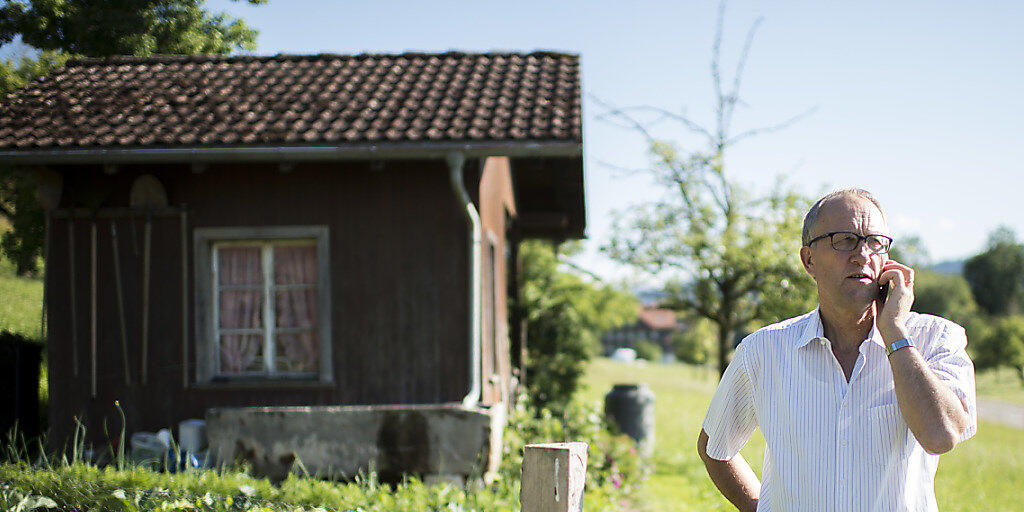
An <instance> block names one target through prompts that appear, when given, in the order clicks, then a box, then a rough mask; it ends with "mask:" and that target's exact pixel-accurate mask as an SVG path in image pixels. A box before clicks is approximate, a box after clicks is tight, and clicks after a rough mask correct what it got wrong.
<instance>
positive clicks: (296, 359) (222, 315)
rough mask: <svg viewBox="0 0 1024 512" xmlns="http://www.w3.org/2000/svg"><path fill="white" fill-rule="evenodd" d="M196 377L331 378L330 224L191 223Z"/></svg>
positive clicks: (212, 380)
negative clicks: (210, 225)
mask: <svg viewBox="0 0 1024 512" xmlns="http://www.w3.org/2000/svg"><path fill="white" fill-rule="evenodd" d="M194 239H195V251H196V253H195V254H196V260H195V261H196V303H197V307H196V343H197V346H196V354H197V368H196V380H197V382H200V383H203V382H216V381H219V380H236V379H264V380H268V382H271V381H278V380H280V379H300V380H319V381H321V382H330V381H332V375H331V373H332V372H331V370H332V368H331V365H330V361H331V357H330V336H331V329H330V293H329V292H330V276H329V275H328V269H329V268H330V267H329V265H328V262H329V260H330V258H329V255H328V245H329V244H328V238H327V228H326V227H324V226H268V227H239V228H196V230H195V233H194Z"/></svg>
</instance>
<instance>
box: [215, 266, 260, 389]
mask: <svg viewBox="0 0 1024 512" xmlns="http://www.w3.org/2000/svg"><path fill="white" fill-rule="evenodd" d="M260 252H261V250H260V248H259V247H221V248H219V249H218V251H217V264H218V265H217V274H218V283H219V285H220V297H219V299H218V300H219V307H220V326H219V327H220V329H221V330H222V331H227V332H222V333H221V336H220V372H221V373H223V374H231V373H245V372H254V371H255V372H260V371H263V334H261V333H251V332H231V331H232V330H248V329H253V330H258V331H260V332H262V329H263V267H262V265H261V257H260Z"/></svg>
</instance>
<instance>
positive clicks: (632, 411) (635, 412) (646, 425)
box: [604, 384, 654, 455]
mask: <svg viewBox="0 0 1024 512" xmlns="http://www.w3.org/2000/svg"><path fill="white" fill-rule="evenodd" d="M604 414H605V416H607V417H608V418H609V419H610V420H611V421H613V422H615V424H616V425H618V426H619V429H621V430H622V432H624V433H625V434H626V435H628V436H629V437H632V438H633V439H634V440H635V441H636V442H637V444H638V446H639V448H640V452H641V453H643V454H644V455H650V454H651V453H653V451H654V393H653V392H652V391H651V389H650V388H649V387H647V384H616V385H615V386H614V387H612V390H611V391H609V392H608V394H607V395H605V396H604Z"/></svg>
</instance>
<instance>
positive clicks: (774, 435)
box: [697, 189, 977, 512]
mask: <svg viewBox="0 0 1024 512" xmlns="http://www.w3.org/2000/svg"><path fill="white" fill-rule="evenodd" d="M802 241H803V247H801V249H800V260H801V262H803V266H804V269H806V270H807V272H808V273H809V274H810V275H811V276H812V277H813V278H814V281H815V283H816V284H817V289H818V307H817V309H815V310H814V311H811V312H810V313H807V314H805V315H801V316H799V317H796V318H791V319H789V320H786V321H783V322H780V323H777V324H773V325H769V326H767V327H764V328H763V329H760V330H758V331H757V332H755V333H753V334H751V335H750V336H747V337H746V338H744V340H743V341H742V342H741V343H740V345H739V346H738V347H737V348H736V352H735V354H734V355H733V358H732V361H731V363H730V364H729V367H728V369H727V370H726V372H725V374H724V375H723V376H722V380H721V382H720V383H719V386H718V389H717V390H716V391H715V395H714V397H713V398H712V400H711V405H710V406H709V408H708V413H707V416H706V417H705V419H704V424H703V428H702V430H701V432H700V436H699V438H698V441H697V448H698V452H699V453H700V457H701V459H702V460H703V461H704V465H705V467H706V468H707V471H708V474H709V475H710V477H711V480H712V481H713V482H714V483H715V485H716V486H717V487H718V489H719V490H720V491H721V492H722V494H723V495H724V496H725V497H726V498H727V499H728V500H729V501H730V502H732V504H733V505H735V506H736V508H738V509H739V510H742V511H751V512H752V511H755V510H758V511H762V512H763V511H791V510H792V511H904V510H907V511H909V510H913V511H935V510H937V507H936V503H935V491H934V485H933V481H934V478H935V469H936V467H937V465H938V458H939V455H940V454H942V453H945V452H948V451H949V450H951V449H953V447H954V446H956V445H957V444H958V443H960V442H962V441H964V440H966V439H968V438H970V437H971V436H973V435H974V433H975V431H976V430H977V413H976V405H975V401H976V400H975V392H974V365H973V364H972V363H971V360H970V358H969V357H968V356H967V353H966V352H965V350H964V349H965V347H966V345H967V336H966V334H965V333H964V329H963V328H962V327H960V326H959V325H957V324H955V323H953V322H950V321H949V320H946V319H943V318H939V317H936V316H932V315H921V314H918V313H914V312H911V311H910V307H911V305H912V304H913V302H914V271H913V269H911V268H910V267H907V266H906V265H903V264H901V263H899V262H897V261H895V260H891V259H889V256H888V251H889V247H890V245H891V244H892V238H891V236H890V234H889V229H888V226H887V225H886V222H885V214H884V213H883V212H882V208H881V205H880V204H879V203H878V201H877V200H876V199H875V198H874V197H872V195H871V194H870V193H868V192H867V191H865V190H860V189H846V190H840V191H837V192H833V193H831V194H829V195H827V196H825V197H823V198H821V199H820V200H818V201H817V202H816V203H815V204H814V206H812V207H811V209H810V210H809V211H808V212H807V215H806V217H805V218H804V225H803V240H802ZM755 428H760V429H761V431H762V433H763V434H764V437H765V440H766V442H767V449H766V451H765V457H764V464H763V480H762V481H760V482H759V481H758V479H757V476H756V475H755V474H754V472H753V471H752V470H751V469H750V466H749V465H748V464H747V462H746V461H745V460H744V459H743V456H742V455H739V451H740V448H742V447H743V445H745V444H746V443H747V441H748V439H749V438H750V435H751V433H752V432H753V430H754V429H755Z"/></svg>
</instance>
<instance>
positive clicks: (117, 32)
mask: <svg viewBox="0 0 1024 512" xmlns="http://www.w3.org/2000/svg"><path fill="white" fill-rule="evenodd" d="M235 1H238V0H235ZM246 1H247V2H248V3H250V4H254V5H259V4H263V3H266V0H246ZM204 4H205V1H204V0H115V1H107V2H96V1H93V0H30V1H28V2H25V1H13V2H7V3H6V4H4V5H3V6H2V7H0V44H6V43H9V42H11V41H12V40H13V39H14V37H15V36H21V39H22V41H23V42H24V43H25V44H28V45H30V46H32V47H34V48H38V49H40V50H54V51H60V52H65V53H71V54H76V55H83V56H87V57H106V56H110V55H153V54H172V55H196V54H216V55H224V54H228V53H230V52H232V51H234V50H236V49H241V50H253V49H255V48H256V31H255V30H253V29H251V28H249V27H248V26H246V24H245V22H243V21H242V20H238V19H232V18H230V17H228V16H227V15H226V14H212V13H210V12H209V11H207V10H206V7H205V5H204Z"/></svg>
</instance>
